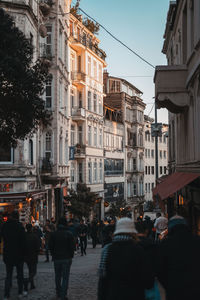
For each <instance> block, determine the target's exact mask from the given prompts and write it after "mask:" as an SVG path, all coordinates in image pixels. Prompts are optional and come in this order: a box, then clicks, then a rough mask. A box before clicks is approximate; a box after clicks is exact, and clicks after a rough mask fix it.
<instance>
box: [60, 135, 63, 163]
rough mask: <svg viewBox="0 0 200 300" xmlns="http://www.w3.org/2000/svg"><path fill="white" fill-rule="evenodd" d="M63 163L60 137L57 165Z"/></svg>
mask: <svg viewBox="0 0 200 300" xmlns="http://www.w3.org/2000/svg"><path fill="white" fill-rule="evenodd" d="M62 163H63V139H62V137H60V139H59V164H60V165H62Z"/></svg>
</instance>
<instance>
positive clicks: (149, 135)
mask: <svg viewBox="0 0 200 300" xmlns="http://www.w3.org/2000/svg"><path fill="white" fill-rule="evenodd" d="M148 142H150V134H148Z"/></svg>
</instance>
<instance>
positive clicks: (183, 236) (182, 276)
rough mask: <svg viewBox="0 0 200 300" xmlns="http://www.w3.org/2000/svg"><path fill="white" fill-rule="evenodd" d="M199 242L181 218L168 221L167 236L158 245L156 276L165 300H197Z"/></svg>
mask: <svg viewBox="0 0 200 300" xmlns="http://www.w3.org/2000/svg"><path fill="white" fill-rule="evenodd" d="M199 253H200V239H199V237H197V236H193V234H192V233H191V231H190V229H189V227H188V225H187V222H186V220H185V219H184V218H183V217H181V216H178V215H176V216H174V217H172V218H171V219H169V223H168V236H167V238H165V239H164V240H163V241H162V242H161V243H160V244H159V245H158V256H157V276H158V279H159V281H160V282H161V284H162V285H163V287H164V288H165V291H166V296H167V300H188V299H191V300H193V299H194V300H196V299H199V298H200V285H199V270H200V255H199Z"/></svg>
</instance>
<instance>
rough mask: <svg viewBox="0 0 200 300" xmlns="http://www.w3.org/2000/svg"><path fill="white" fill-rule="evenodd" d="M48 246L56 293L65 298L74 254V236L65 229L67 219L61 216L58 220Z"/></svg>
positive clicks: (62, 299) (62, 298)
mask: <svg viewBox="0 0 200 300" xmlns="http://www.w3.org/2000/svg"><path fill="white" fill-rule="evenodd" d="M49 248H50V251H51V255H52V258H53V261H54V270H55V284H56V295H57V297H58V298H59V299H61V300H66V299H68V298H67V290H68V284H69V274H70V268H71V264H72V258H73V256H74V238H73V235H72V233H71V232H70V231H68V229H67V220H66V218H65V217H62V218H60V219H59V221H58V228H57V230H56V231H55V232H53V233H52V234H51V236H50V239H49Z"/></svg>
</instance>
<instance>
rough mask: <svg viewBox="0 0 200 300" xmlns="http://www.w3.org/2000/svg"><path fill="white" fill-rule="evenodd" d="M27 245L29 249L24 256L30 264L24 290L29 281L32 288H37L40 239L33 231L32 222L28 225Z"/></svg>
mask: <svg viewBox="0 0 200 300" xmlns="http://www.w3.org/2000/svg"><path fill="white" fill-rule="evenodd" d="M26 231H27V232H26V247H27V251H26V254H25V257H24V261H25V262H26V264H27V266H28V271H29V278H28V279H27V278H26V279H24V290H25V291H27V290H28V283H30V285H31V289H34V288H35V284H34V277H35V275H36V273H37V263H38V254H39V252H40V241H39V238H38V237H37V235H36V234H34V233H33V227H32V225H31V224H27V225H26Z"/></svg>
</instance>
